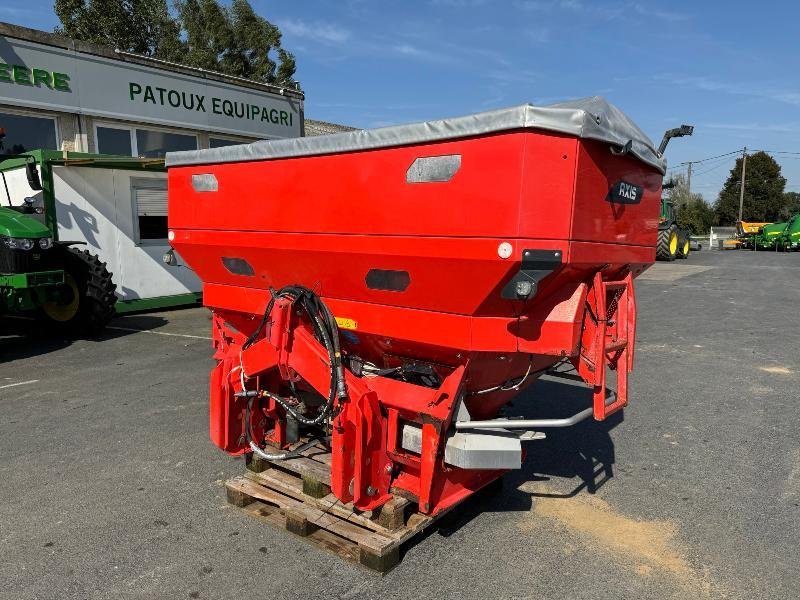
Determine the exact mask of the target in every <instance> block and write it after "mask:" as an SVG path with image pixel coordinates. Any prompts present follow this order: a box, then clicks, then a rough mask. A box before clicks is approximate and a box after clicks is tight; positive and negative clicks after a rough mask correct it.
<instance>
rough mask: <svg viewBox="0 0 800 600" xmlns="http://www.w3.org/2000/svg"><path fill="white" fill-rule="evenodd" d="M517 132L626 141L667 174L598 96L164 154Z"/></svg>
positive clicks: (325, 150)
mask: <svg viewBox="0 0 800 600" xmlns="http://www.w3.org/2000/svg"><path fill="white" fill-rule="evenodd" d="M518 129H541V130H546V131H557V132H560V133H566V134H569V135H574V136H575V137H579V138H584V139H591V140H599V141H601V142H607V143H609V144H611V145H613V146H616V147H618V148H623V147H625V146H626V145H627V144H628V143H629V142H630V153H631V154H632V155H633V156H635V157H636V158H638V159H639V160H640V161H642V162H643V163H645V164H648V165H650V166H652V167H655V168H656V169H658V170H659V171H660V172H661V173H662V174H663V173H664V172H665V170H666V162H665V161H664V159H663V157H661V156H659V154H658V153H657V152H656V150H655V148H654V147H653V142H652V141H650V139H649V138H648V137H647V136H646V135H645V134H644V132H643V131H642V130H641V129H639V128H638V127H637V126H636V124H635V123H634V122H633V121H631V120H630V119H629V118H628V117H627V116H626V115H625V114H624V113H623V112H622V111H621V110H619V109H618V108H617V107H616V106H614V105H613V104H609V103H608V102H606V101H605V100H604V99H603V98H600V97H599V96H593V97H591V98H582V99H580V100H571V101H569V102H561V103H558V104H551V105H549V106H533V105H532V104H522V105H520V106H514V107H511V108H502V109H499V110H492V111H488V112H482V113H477V114H474V115H468V116H465V117H455V118H452V119H440V120H438V121H425V122H424V123H411V124H408V125H395V126H392V127H381V128H379V129H362V130H358V131H350V132H347V133H337V134H334V135H322V136H315V137H305V138H290V139H281V140H264V141H259V142H253V143H251V144H242V145H240V146H225V147H222V148H210V149H208V150H189V151H185V152H168V153H167V157H166V165H167V166H168V167H176V166H181V165H203V164H215V163H228V162H245V161H253V160H269V159H273V158H288V157H297V156H315V155H320V154H338V153H341V152H353V151H357V150H370V149H376V148H390V147H393V146H408V145H412V144H421V143H428V142H438V141H443V140H451V139H458V138H465V137H473V136H478V135H484V134H487V133H494V132H498V131H511V130H518Z"/></svg>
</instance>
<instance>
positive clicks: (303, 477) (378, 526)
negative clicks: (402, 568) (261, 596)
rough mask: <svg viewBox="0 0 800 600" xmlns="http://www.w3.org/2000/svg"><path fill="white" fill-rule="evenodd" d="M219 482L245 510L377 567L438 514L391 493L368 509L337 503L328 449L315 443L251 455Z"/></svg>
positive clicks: (386, 565) (383, 568)
mask: <svg viewBox="0 0 800 600" xmlns="http://www.w3.org/2000/svg"><path fill="white" fill-rule="evenodd" d="M268 451H269V450H268ZM225 487H226V491H227V497H228V502H229V503H231V504H233V505H234V506H237V507H239V508H241V509H242V510H243V511H244V512H246V513H247V514H249V515H250V516H253V517H255V518H257V519H259V520H261V521H264V522H266V523H269V524H270V525H273V526H276V527H279V528H281V529H286V530H288V531H290V532H292V533H294V534H296V535H299V536H301V537H303V538H304V539H305V540H307V541H309V542H311V543H313V544H314V545H316V546H318V547H321V548H323V549H325V550H328V551H331V552H333V553H335V554H338V555H339V556H341V557H343V558H346V559H348V560H350V561H353V562H356V563H359V564H361V565H363V566H365V567H367V568H369V569H372V570H374V571H378V572H380V573H386V572H388V571H390V570H391V569H393V568H394V567H395V566H396V565H397V564H398V563H399V562H400V550H401V546H403V545H404V544H405V543H407V542H409V541H410V540H412V539H413V538H415V537H417V536H418V535H419V534H421V533H422V532H423V531H424V530H425V529H427V528H428V527H430V526H431V525H432V524H433V523H435V522H436V521H437V520H438V519H439V518H440V517H441V516H442V514H439V515H437V516H436V517H430V516H428V515H424V514H422V513H420V512H418V511H417V510H416V505H415V504H413V503H412V502H411V501H409V500H407V499H405V498H400V497H397V496H396V497H394V498H392V500H390V501H389V502H387V503H386V504H384V505H383V506H382V507H381V508H380V509H377V510H375V511H369V512H359V511H357V510H356V509H355V508H354V507H353V506H352V504H342V502H341V501H340V500H339V499H338V498H336V497H335V496H334V495H333V494H331V491H330V452H329V451H328V450H327V449H325V448H323V447H322V446H321V445H320V446H317V447H314V448H309V449H307V450H305V451H304V452H303V456H301V457H298V458H293V459H290V460H286V461H280V462H274V463H272V462H267V461H264V460H261V459H260V458H258V457H256V458H251V459H249V460H248V464H247V471H245V473H244V474H243V475H237V476H236V477H233V478H232V479H229V480H228V481H226V482H225Z"/></svg>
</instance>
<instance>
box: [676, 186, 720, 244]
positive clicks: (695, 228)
mask: <svg viewBox="0 0 800 600" xmlns="http://www.w3.org/2000/svg"><path fill="white" fill-rule="evenodd" d="M672 182H673V184H674V186H673V187H672V188H671V189H669V190H668V191H667V193H668V195H669V199H670V200H671V201H672V205H673V206H674V207H675V219H676V221H677V222H678V227H680V228H681V229H685V230H686V231H688V232H690V233H691V234H693V235H699V234H701V233H708V231H709V230H710V229H711V226H712V225H713V224H714V223H715V220H716V215H715V214H714V209H713V208H711V207H710V206H709V205H708V204H707V203H706V201H705V200H703V196H702V195H701V194H692V193H690V191H689V186H688V185H687V182H686V177H685V176H684V175H676V176H675V177H673V178H672Z"/></svg>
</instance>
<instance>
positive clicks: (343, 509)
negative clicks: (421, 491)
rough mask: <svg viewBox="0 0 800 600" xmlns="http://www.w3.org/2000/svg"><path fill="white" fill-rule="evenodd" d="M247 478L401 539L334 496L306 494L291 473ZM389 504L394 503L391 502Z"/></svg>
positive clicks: (322, 509) (389, 528)
mask: <svg viewBox="0 0 800 600" xmlns="http://www.w3.org/2000/svg"><path fill="white" fill-rule="evenodd" d="M246 476H247V477H248V478H250V479H252V480H253V481H256V482H258V483H261V484H262V485H266V486H269V487H273V488H275V489H278V490H280V491H281V492H283V493H285V494H287V495H289V496H292V497H293V498H295V499H297V500H300V501H303V502H309V503H311V504H313V505H314V506H316V507H317V508H318V509H320V510H321V511H323V512H327V513H331V514H334V515H336V516H337V517H339V518H342V519H345V520H347V521H351V522H354V523H358V524H359V525H361V526H362V527H367V528H369V529H372V530H373V531H381V532H382V533H384V535H388V536H389V537H392V538H396V539H399V534H398V533H397V532H396V531H394V529H396V528H392V527H386V525H384V524H383V522H382V521H380V520H377V519H374V518H370V517H369V516H367V515H368V513H363V514H359V513H357V512H355V509H354V508H353V505H352V504H350V503H347V504H344V503H342V501H341V500H339V499H338V498H337V497H336V496H334V495H333V494H328V495H327V496H325V497H323V498H313V497H311V496H308V495H306V494H304V493H303V488H302V484H301V483H300V480H299V479H298V478H297V477H296V476H294V475H292V474H291V473H286V472H285V471H281V470H280V469H270V470H269V471H266V472H263V473H247V474H246ZM389 502H392V501H391V500H390V501H389ZM403 502H405V503H406V504H408V501H407V500H405V499H403Z"/></svg>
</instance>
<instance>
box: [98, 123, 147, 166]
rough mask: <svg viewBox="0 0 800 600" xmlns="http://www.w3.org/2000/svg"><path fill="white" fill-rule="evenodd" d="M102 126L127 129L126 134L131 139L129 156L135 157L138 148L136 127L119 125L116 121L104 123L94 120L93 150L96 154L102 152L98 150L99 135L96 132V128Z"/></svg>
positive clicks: (121, 129) (104, 127)
mask: <svg viewBox="0 0 800 600" xmlns="http://www.w3.org/2000/svg"><path fill="white" fill-rule="evenodd" d="M100 127H102V128H103V129H118V130H120V131H127V132H128V136H129V137H130V140H131V158H133V157H135V156H136V155H137V154H136V152H137V150H138V148H137V147H136V128H135V127H130V126H128V125H120V124H118V123H105V122H100V123H98V122H97V121H95V123H94V150H95V152H96V153H97V154H102V152H100V136H99V135H98V134H97V130H98V128H100Z"/></svg>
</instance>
